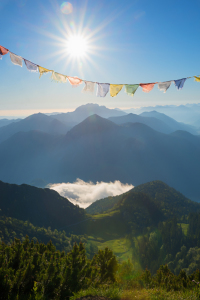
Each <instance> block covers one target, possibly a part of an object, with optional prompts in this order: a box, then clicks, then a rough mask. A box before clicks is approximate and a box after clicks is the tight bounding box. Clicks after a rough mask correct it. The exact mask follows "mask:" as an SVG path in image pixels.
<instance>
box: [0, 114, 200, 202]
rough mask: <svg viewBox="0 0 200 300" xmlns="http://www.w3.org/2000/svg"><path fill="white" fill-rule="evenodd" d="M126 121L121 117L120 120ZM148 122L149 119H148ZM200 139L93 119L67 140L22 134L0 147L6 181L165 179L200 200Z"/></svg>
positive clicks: (76, 128)
mask: <svg viewBox="0 0 200 300" xmlns="http://www.w3.org/2000/svg"><path fill="white" fill-rule="evenodd" d="M120 118H121V117H120ZM144 118H146V117H144ZM199 151H200V137H199V136H195V135H192V134H190V133H188V132H186V131H176V132H174V133H171V134H164V133H161V132H158V131H155V130H153V129H152V128H150V127H149V126H147V125H144V124H141V123H125V124H122V125H117V124H115V123H113V122H112V121H110V120H108V119H105V118H101V117H100V116H98V115H92V116H90V117H88V118H87V119H86V120H84V121H83V122H81V123H80V124H78V125H76V126H74V127H73V128H72V129H71V130H69V131H68V132H67V134H66V135H53V134H49V133H44V132H41V131H29V132H18V133H16V134H14V135H12V136H11V137H10V138H8V139H7V140H5V141H4V142H2V143H0V165H1V168H0V180H2V181H5V182H9V183H17V184H21V183H28V184H29V183H30V182H32V181H33V180H37V179H41V180H44V181H46V182H48V183H57V182H73V181H75V180H76V179H77V178H81V179H82V180H84V181H92V182H96V181H106V182H109V181H115V180H120V181H121V182H123V183H132V184H133V185H139V184H142V183H145V182H148V181H152V180H162V181H164V182H166V183H167V184H169V185H170V186H172V187H174V188H176V189H177V190H178V191H180V192H182V193H183V194H184V195H185V196H187V197H189V198H190V199H192V200H196V201H199V200H200V199H199V195H200V186H199V165H200V156H199Z"/></svg>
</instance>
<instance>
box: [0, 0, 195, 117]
mask: <svg viewBox="0 0 200 300" xmlns="http://www.w3.org/2000/svg"><path fill="white" fill-rule="evenodd" d="M70 2H71V4H72V7H73V11H72V12H71V13H70V14H63V13H62V11H61V7H62V4H63V1H58V0H52V1H51V0H34V1H30V0H1V1H0V25H1V34H0V37H1V38H0V45H3V46H5V47H6V48H8V49H9V50H10V51H12V52H14V53H16V54H18V55H21V56H22V57H24V58H26V59H29V60H30V61H32V62H34V63H36V64H39V65H41V66H43V67H46V68H48V69H53V70H55V71H57V72H59V73H63V74H65V75H70V76H79V77H81V78H83V79H87V80H92V81H98V82H108V83H119V84H120V83H130V84H134V83H140V82H142V83H145V82H154V81H166V80H173V79H180V78H183V77H187V76H192V75H198V74H200V59H199V49H200V39H199V36H200V27H199V18H200V1H199V0H198V1H197V0H193V1H181V0H176V1H172V0H168V1H167V2H162V1H157V0H154V1H149V0H140V1H134V0H131V1H119V0H109V1H105V0H95V1H94V0H88V1H85V0H76V1H70ZM70 33H72V34H74V35H76V34H78V33H79V34H80V33H81V34H84V36H85V37H86V38H87V39H88V43H89V46H90V50H89V52H88V54H87V57H86V58H83V59H69V54H68V53H67V51H66V41H67V39H68V36H69V34H70ZM0 74H1V75H0V78H1V83H0V85H1V88H0V109H1V110H0V115H1V116H2V115H6V116H8V115H22V114H29V113H31V112H38V111H41V112H52V111H67V110H72V109H74V108H76V107H77V106H80V105H82V104H86V103H98V104H100V105H105V106H107V107H110V108H115V107H119V108H130V107H139V106H150V105H167V104H175V105H180V104H185V103H198V102H200V101H199V95H200V83H196V82H194V79H189V80H187V81H186V83H185V86H184V88H183V90H182V91H177V90H176V89H175V87H174V85H173V86H171V87H170V89H169V90H168V91H167V93H166V94H164V93H163V92H161V91H159V90H158V88H157V86H155V87H154V90H153V91H151V92H150V93H149V94H145V93H143V92H142V89H141V88H139V89H138V90H137V92H136V94H135V96H134V97H133V98H132V97H130V96H128V95H126V94H125V92H124V89H123V90H122V91H121V92H120V93H119V94H118V96H117V97H114V98H112V97H110V95H107V96H106V97H105V98H98V97H96V96H95V95H84V94H82V93H81V90H82V89H83V87H84V84H83V85H81V86H80V87H78V88H72V87H71V86H70V84H69V83H66V84H61V83H59V84H57V83H54V82H52V81H51V79H50V75H49V74H48V75H45V76H43V77H42V78H41V79H39V74H33V73H31V72H28V70H27V69H26V67H25V65H23V68H20V67H19V66H15V65H13V64H12V63H11V61H10V57H9V54H8V55H5V56H4V57H3V59H2V60H0Z"/></svg>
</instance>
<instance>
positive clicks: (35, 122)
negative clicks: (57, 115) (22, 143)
mask: <svg viewBox="0 0 200 300" xmlns="http://www.w3.org/2000/svg"><path fill="white" fill-rule="evenodd" d="M69 129H71V127H68V126H67V125H65V124H63V123H62V122H60V121H59V120H57V119H54V118H52V117H50V116H46V115H45V114H42V113H38V114H34V115H31V116H29V117H27V118H25V119H23V120H20V121H18V122H12V123H11V124H9V125H7V126H4V127H1V128H0V142H2V141H4V140H6V139H7V138H9V137H11V136H12V135H13V134H15V133H17V132H20V131H24V132H27V131H30V130H38V131H42V132H46V133H51V134H66V132H67V131H68V130H69Z"/></svg>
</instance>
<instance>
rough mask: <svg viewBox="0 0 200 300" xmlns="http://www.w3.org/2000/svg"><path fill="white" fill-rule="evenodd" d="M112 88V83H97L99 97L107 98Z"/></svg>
mask: <svg viewBox="0 0 200 300" xmlns="http://www.w3.org/2000/svg"><path fill="white" fill-rule="evenodd" d="M109 88H110V83H98V82H97V97H105V96H106V95H107V94H108V92H109Z"/></svg>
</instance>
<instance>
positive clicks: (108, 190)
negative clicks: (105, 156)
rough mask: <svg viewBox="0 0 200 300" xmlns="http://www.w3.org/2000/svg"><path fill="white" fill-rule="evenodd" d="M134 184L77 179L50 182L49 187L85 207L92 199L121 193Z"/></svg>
mask: <svg viewBox="0 0 200 300" xmlns="http://www.w3.org/2000/svg"><path fill="white" fill-rule="evenodd" d="M133 187H134V186H133V185H131V184H123V183H121V182H120V181H119V180H116V181H115V182H98V181H97V182H96V184H95V183H93V182H85V181H83V180H81V179H77V180H76V181H75V182H73V183H70V182H68V183H58V184H52V185H50V186H49V188H51V189H53V190H55V191H57V192H58V193H59V194H60V195H61V196H63V197H66V198H67V199H68V200H69V201H71V202H72V203H74V204H78V205H79V206H80V207H83V208H86V207H88V206H89V205H90V204H92V203H93V202H94V201H96V200H99V199H102V198H105V197H108V196H117V195H120V194H123V193H125V192H127V191H129V190H130V189H132V188H133Z"/></svg>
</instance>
